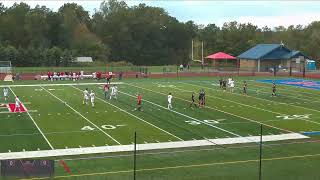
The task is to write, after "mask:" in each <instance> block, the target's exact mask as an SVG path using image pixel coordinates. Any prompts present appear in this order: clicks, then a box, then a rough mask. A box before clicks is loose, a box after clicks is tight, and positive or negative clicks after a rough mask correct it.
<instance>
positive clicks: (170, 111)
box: [119, 91, 242, 137]
mask: <svg viewBox="0 0 320 180" xmlns="http://www.w3.org/2000/svg"><path fill="white" fill-rule="evenodd" d="M119 92H120V93H122V94H125V95H127V96H130V97H133V98H135V96H132V95H130V94H128V93H125V92H122V91H119ZM144 101H145V102H148V103H150V104H153V105H155V106H158V107H160V108H162V109H166V110H168V109H167V108H166V107H164V106H161V105H159V104H156V103H154V102H151V101H148V100H146V99H144ZM169 111H170V112H174V113H176V114H179V115H181V116H184V117H187V118H189V119H192V120H195V121H197V122H200V123H203V124H206V125H208V126H210V127H213V128H216V129H219V130H221V131H224V132H226V133H229V134H232V135H234V136H238V137H242V136H240V135H239V134H236V133H233V132H231V131H228V130H225V129H222V128H219V127H217V126H214V125H212V124H209V123H206V122H204V121H201V120H199V119H196V118H193V117H191V116H188V115H186V114H183V113H180V112H177V111H175V110H172V109H170V110H169Z"/></svg>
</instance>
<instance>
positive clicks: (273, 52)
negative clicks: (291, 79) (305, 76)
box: [237, 44, 308, 72]
mask: <svg viewBox="0 0 320 180" xmlns="http://www.w3.org/2000/svg"><path fill="white" fill-rule="evenodd" d="M237 58H238V60H239V66H240V68H247V69H252V70H257V71H258V72H260V71H269V69H270V68H274V67H286V68H290V67H291V68H293V69H295V70H301V69H302V68H304V66H305V64H304V63H305V62H306V61H305V60H306V59H308V57H307V56H305V55H304V54H303V53H302V52H300V51H295V50H290V49H288V48H287V47H285V46H284V45H283V44H258V45H256V46H254V47H252V48H251V49H249V50H247V51H245V52H244V53H242V54H240V55H239V56H238V57H237Z"/></svg>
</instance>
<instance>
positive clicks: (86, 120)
mask: <svg viewBox="0 0 320 180" xmlns="http://www.w3.org/2000/svg"><path fill="white" fill-rule="evenodd" d="M40 87H41V88H42V89H44V90H45V91H46V92H48V93H49V94H50V95H51V96H53V97H55V98H56V99H58V100H59V101H61V102H62V103H64V104H65V105H66V106H68V107H69V108H70V109H72V110H73V111H74V112H75V113H77V114H78V115H80V116H81V117H82V118H83V119H85V120H86V121H87V122H89V123H90V124H92V125H93V126H94V127H96V128H97V129H99V130H100V131H101V132H102V133H103V134H105V135H107V136H108V137H109V138H110V139H112V140H113V141H114V142H116V143H117V144H121V143H120V142H119V141H117V140H116V139H114V138H113V137H112V136H111V135H109V134H108V133H106V132H105V131H103V130H102V129H101V128H100V127H99V126H97V125H96V124H94V123H93V122H92V121H90V120H89V119H88V118H86V117H85V116H83V115H82V114H81V113H80V112H79V111H77V110H75V109H74V108H73V107H71V106H70V105H69V104H68V103H67V102H65V101H63V100H62V99H60V98H59V97H57V96H56V95H54V94H52V93H51V92H50V91H48V90H47V89H45V88H44V87H42V86H40Z"/></svg>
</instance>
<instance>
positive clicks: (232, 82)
mask: <svg viewBox="0 0 320 180" xmlns="http://www.w3.org/2000/svg"><path fill="white" fill-rule="evenodd" d="M233 90H234V80H233V79H232V80H231V81H230V92H232V93H233Z"/></svg>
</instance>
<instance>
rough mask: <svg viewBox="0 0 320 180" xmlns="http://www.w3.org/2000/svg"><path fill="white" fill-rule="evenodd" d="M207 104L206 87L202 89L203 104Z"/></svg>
mask: <svg viewBox="0 0 320 180" xmlns="http://www.w3.org/2000/svg"><path fill="white" fill-rule="evenodd" d="M205 105H206V93H205V92H204V89H202V106H205Z"/></svg>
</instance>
